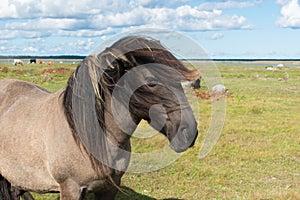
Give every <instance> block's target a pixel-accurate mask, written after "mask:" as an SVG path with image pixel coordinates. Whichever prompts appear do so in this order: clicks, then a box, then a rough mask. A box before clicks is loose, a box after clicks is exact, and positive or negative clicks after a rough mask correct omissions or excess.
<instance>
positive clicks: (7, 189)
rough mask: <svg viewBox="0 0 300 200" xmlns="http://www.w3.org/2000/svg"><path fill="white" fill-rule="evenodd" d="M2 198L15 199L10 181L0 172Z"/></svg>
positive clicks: (0, 193)
mask: <svg viewBox="0 0 300 200" xmlns="http://www.w3.org/2000/svg"><path fill="white" fill-rule="evenodd" d="M0 200H13V197H12V193H11V185H10V182H8V181H7V180H6V179H5V178H4V177H3V176H2V175H1V174H0Z"/></svg>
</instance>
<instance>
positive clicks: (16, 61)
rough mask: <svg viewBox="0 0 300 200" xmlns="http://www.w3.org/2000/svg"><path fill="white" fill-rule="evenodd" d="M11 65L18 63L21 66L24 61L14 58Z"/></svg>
mask: <svg viewBox="0 0 300 200" xmlns="http://www.w3.org/2000/svg"><path fill="white" fill-rule="evenodd" d="M13 65H14V66H18V65H21V66H23V65H24V63H23V61H22V60H20V59H14V62H13Z"/></svg>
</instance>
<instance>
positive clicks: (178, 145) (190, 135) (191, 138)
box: [170, 123, 198, 153]
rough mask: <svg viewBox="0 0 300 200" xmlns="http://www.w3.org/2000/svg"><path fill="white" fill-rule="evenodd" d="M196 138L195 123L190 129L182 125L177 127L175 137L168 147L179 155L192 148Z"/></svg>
mask: <svg viewBox="0 0 300 200" xmlns="http://www.w3.org/2000/svg"><path fill="white" fill-rule="evenodd" d="M197 137H198V130H197V123H195V125H193V126H192V127H190V126H185V125H182V126H181V127H179V129H178V131H177V134H176V136H175V137H174V138H173V139H172V140H171V141H170V146H171V148H172V149H173V150H174V151H175V152H177V153H181V152H184V151H186V150H187V149H188V148H190V147H193V146H194V145H195V141H196V139H197Z"/></svg>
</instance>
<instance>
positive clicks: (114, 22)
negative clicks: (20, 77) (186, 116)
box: [0, 0, 300, 59]
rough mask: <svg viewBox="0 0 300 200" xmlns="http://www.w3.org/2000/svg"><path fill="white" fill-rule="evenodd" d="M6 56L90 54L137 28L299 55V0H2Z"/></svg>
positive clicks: (217, 49)
mask: <svg viewBox="0 0 300 200" xmlns="http://www.w3.org/2000/svg"><path fill="white" fill-rule="evenodd" d="M0 19H1V21H0V55H61V54H64V55H65V54H67V55H88V54H90V53H91V52H93V51H94V50H95V48H97V46H99V45H100V44H101V43H102V42H103V40H105V39H107V38H110V37H112V36H114V35H116V34H119V33H121V32H124V31H127V30H130V29H135V28H165V29H169V30H174V31H179V32H181V33H183V34H185V35H187V36H189V37H191V38H192V39H194V40H195V41H196V42H197V43H198V44H199V45H200V46H201V47H202V48H204V49H205V50H206V51H207V53H208V54H209V55H210V56H211V57H213V58H277V59H280V58H300V38H299V36H300V34H299V33H300V6H299V2H298V0H274V1H271V0H266V1H263V0H255V1H235V0H217V1H207V0H203V1H199V0H170V1H164V0H127V1H126V0H113V1H109V0H85V1H83V0H55V1H54V0H1V7H0Z"/></svg>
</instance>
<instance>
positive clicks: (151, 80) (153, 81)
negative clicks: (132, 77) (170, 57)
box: [146, 77, 158, 87]
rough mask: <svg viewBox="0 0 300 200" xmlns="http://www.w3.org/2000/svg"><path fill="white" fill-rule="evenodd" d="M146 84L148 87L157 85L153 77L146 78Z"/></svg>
mask: <svg viewBox="0 0 300 200" xmlns="http://www.w3.org/2000/svg"><path fill="white" fill-rule="evenodd" d="M146 82H147V85H148V86H149V87H155V86H156V85H157V84H158V81H157V79H155V78H154V77H147V78H146Z"/></svg>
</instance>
